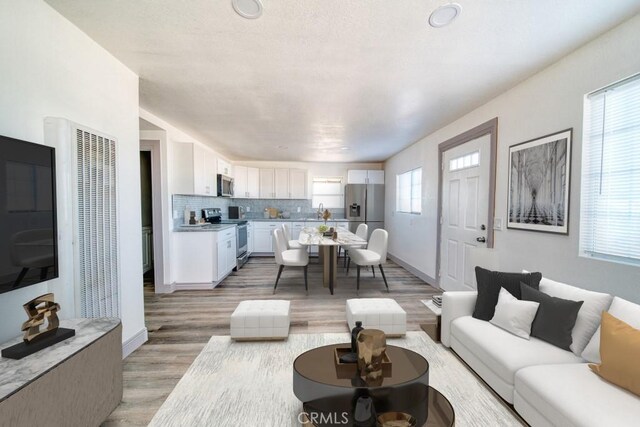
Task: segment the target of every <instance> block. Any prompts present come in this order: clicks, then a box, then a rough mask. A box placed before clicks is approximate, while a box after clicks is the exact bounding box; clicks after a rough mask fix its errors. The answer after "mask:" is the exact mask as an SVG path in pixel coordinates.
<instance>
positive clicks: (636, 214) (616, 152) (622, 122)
mask: <svg viewBox="0 0 640 427" xmlns="http://www.w3.org/2000/svg"><path fill="white" fill-rule="evenodd" d="M584 117H585V123H584V138H583V155H582V192H581V212H580V252H581V255H583V256H589V257H594V258H600V259H605V260H611V261H617V262H623V263H630V264H635V265H640V74H639V75H635V76H633V77H630V78H628V79H626V80H624V81H621V82H619V83H616V84H614V85H611V86H608V87H606V88H604V89H602V90H599V91H597V92H594V93H592V94H590V95H588V96H587V98H586V100H585V116H584Z"/></svg>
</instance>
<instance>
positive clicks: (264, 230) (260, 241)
mask: <svg viewBox="0 0 640 427" xmlns="http://www.w3.org/2000/svg"><path fill="white" fill-rule="evenodd" d="M281 224H282V222H278V221H273V222H268V221H256V222H255V223H254V226H253V250H254V252H256V253H262V254H272V253H273V230H275V229H276V228H278V227H280V226H281Z"/></svg>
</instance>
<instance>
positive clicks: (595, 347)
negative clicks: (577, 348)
mask: <svg viewBox="0 0 640 427" xmlns="http://www.w3.org/2000/svg"><path fill="white" fill-rule="evenodd" d="M608 312H609V314H611V315H612V316H615V317H617V318H618V319H620V320H622V321H623V322H626V323H628V324H629V325H631V326H633V327H634V328H636V329H640V305H638V304H634V303H632V302H629V301H627V300H624V299H622V298H619V297H614V298H613V302H612V303H611V307H609V310H608ZM582 358H583V359H584V360H587V361H589V362H593V363H600V328H599V327H598V330H597V331H596V333H595V334H593V337H591V341H589V344H587V347H586V348H585V349H584V351H583V352H582Z"/></svg>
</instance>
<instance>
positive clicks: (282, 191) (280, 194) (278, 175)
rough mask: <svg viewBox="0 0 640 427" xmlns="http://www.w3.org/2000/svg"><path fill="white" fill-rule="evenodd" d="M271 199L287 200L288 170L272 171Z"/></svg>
mask: <svg viewBox="0 0 640 427" xmlns="http://www.w3.org/2000/svg"><path fill="white" fill-rule="evenodd" d="M273 193H274V194H273V197H274V198H276V199H289V198H290V195H291V194H290V192H289V169H274V190H273Z"/></svg>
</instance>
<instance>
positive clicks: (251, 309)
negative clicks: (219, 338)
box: [231, 300, 291, 341]
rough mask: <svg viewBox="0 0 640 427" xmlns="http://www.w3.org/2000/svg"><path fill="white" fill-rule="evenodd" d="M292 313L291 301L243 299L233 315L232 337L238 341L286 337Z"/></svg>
mask: <svg viewBox="0 0 640 427" xmlns="http://www.w3.org/2000/svg"><path fill="white" fill-rule="evenodd" d="M290 313H291V309H290V303H289V301H285V300H247V301H242V302H241V303H240V304H238V307H236V309H235V311H234V312H233V314H232V315H231V338H232V339H234V340H237V341H243V340H244V341H253V340H276V339H286V338H287V337H288V336H289V315H290Z"/></svg>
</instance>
